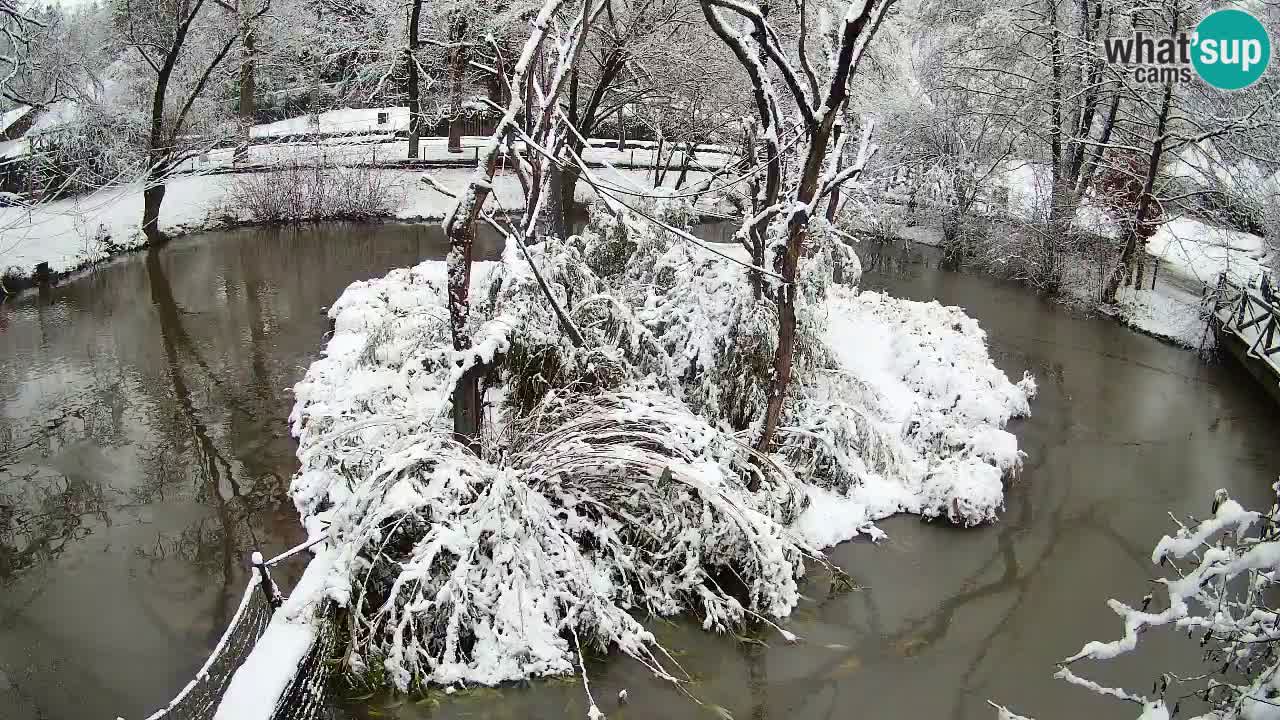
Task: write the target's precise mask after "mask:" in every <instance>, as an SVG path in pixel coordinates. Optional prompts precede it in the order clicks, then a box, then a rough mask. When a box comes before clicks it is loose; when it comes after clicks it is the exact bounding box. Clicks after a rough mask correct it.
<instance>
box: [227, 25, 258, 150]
mask: <svg viewBox="0 0 1280 720" xmlns="http://www.w3.org/2000/svg"><path fill="white" fill-rule="evenodd" d="M243 4H244V0H241V6H242V7H243ZM241 15H242V17H241V20H240V21H241V22H242V23H244V30H243V32H244V36H243V38H242V39H241V43H240V53H241V54H240V142H239V143H237V144H236V150H235V157H234V158H233V159H232V162H233V163H244V162H248V160H249V146H250V145H251V144H253V121H254V116H255V115H256V114H257V105H256V104H255V102H254V97H253V96H254V91H255V86H256V78H255V73H254V69H255V68H254V66H255V63H256V59H255V57H254V54H255V53H256V49H255V47H254V40H255V38H254V33H253V27H252V25H251V24H250V23H249V22H248V21H247V20H246V19H245V18H244V17H243V11H241Z"/></svg>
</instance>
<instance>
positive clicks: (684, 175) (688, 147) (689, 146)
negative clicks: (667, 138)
mask: <svg viewBox="0 0 1280 720" xmlns="http://www.w3.org/2000/svg"><path fill="white" fill-rule="evenodd" d="M693 153H694V149H693V141H692V140H690V141H688V142H687V143H685V146H684V158H683V161H682V162H681V163H680V175H679V177H677V178H676V184H675V185H674V187H675V189H676V190H679V189H680V188H682V187H684V183H685V181H686V180H688V179H689V166H690V165H691V164H692V161H693Z"/></svg>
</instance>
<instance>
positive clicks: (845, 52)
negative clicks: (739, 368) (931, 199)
mask: <svg viewBox="0 0 1280 720" xmlns="http://www.w3.org/2000/svg"><path fill="white" fill-rule="evenodd" d="M701 5H702V11H703V15H704V17H706V20H707V22H708V23H709V24H710V25H711V28H712V30H713V31H714V32H715V33H716V35H717V36H719V38H720V39H721V40H722V41H723V42H724V43H725V45H727V46H728V47H729V49H730V50H731V51H732V52H733V55H734V57H736V58H737V60H738V62H739V63H741V64H742V66H743V68H744V69H745V70H746V72H747V76H748V77H749V78H750V80H751V85H752V89H753V94H754V97H755V104H756V114H757V117H758V120H759V123H760V129H759V134H758V136H757V137H758V139H759V142H760V143H761V145H762V146H763V151H762V155H763V162H764V164H765V167H766V182H765V186H764V188H763V190H764V192H763V197H762V198H761V199H760V200H759V201H758V202H757V203H756V205H757V207H758V208H759V210H758V211H757V212H756V213H755V214H754V215H752V216H751V217H749V218H747V219H746V220H745V221H744V223H743V226H742V229H741V230H739V233H738V237H739V239H740V240H742V241H743V242H744V243H746V244H747V246H748V249H749V250H750V251H751V254H752V259H753V261H754V262H755V264H756V265H765V263H764V262H763V261H764V260H765V258H764V251H765V247H764V235H763V232H762V228H764V227H767V226H769V225H770V224H773V223H774V222H775V221H777V223H778V225H779V227H778V228H777V230H778V232H779V233H780V235H781V236H782V238H783V246H782V249H781V255H780V256H779V257H776V258H775V259H774V267H775V268H776V269H777V270H778V272H779V274H780V275H781V277H782V284H781V285H780V286H779V287H777V288H776V290H775V292H774V293H773V300H774V303H775V305H776V306H777V311H778V346H777V351H776V352H775V354H774V360H773V377H772V380H771V382H770V385H769V389H768V394H767V395H768V405H767V407H766V410H765V417H764V418H763V423H762V426H761V430H760V435H759V436H758V438H757V440H756V449H757V450H758V451H760V452H761V453H767V452H769V451H770V450H771V449H772V448H773V441H774V436H775V434H776V433H777V429H778V424H779V421H780V420H781V418H782V407H783V402H784V400H785V398H786V395H787V390H788V388H789V387H790V384H791V371H792V367H793V365H794V363H795V348H796V301H797V295H796V293H797V289H796V283H795V279H796V270H797V268H798V267H799V263H800V255H801V253H802V252H803V250H804V246H805V240H806V238H807V237H808V232H809V220H810V219H811V218H812V217H814V215H815V213H816V212H817V209H818V204H819V202H820V201H821V200H822V199H824V198H825V197H827V196H828V195H830V193H831V192H833V191H834V190H835V188H837V187H839V185H840V184H841V183H842V182H844V181H845V180H847V179H848V178H850V177H854V176H856V175H857V174H859V173H860V172H861V171H862V168H863V167H864V165H865V163H866V160H867V156H868V154H869V148H870V134H869V128H868V131H867V132H864V133H863V135H862V145H861V148H860V150H859V153H858V161H857V162H855V163H854V164H853V165H851V166H849V167H848V168H845V169H842V170H839V171H837V170H835V163H834V162H833V161H832V157H833V155H834V156H838V155H839V154H840V153H841V151H842V149H843V143H844V142H845V141H846V139H847V138H848V134H842V136H841V137H840V139H839V140H837V141H836V142H835V143H834V147H833V143H832V140H833V135H834V128H835V126H836V121H837V120H838V119H839V118H840V116H841V112H842V110H843V108H844V105H845V103H846V101H847V99H848V87H849V80H850V78H851V77H852V76H853V75H854V74H855V72H856V71H857V68H858V64H859V62H860V61H861V60H862V58H863V55H864V54H865V53H866V49H867V46H868V44H869V43H870V42H871V40H872V38H873V37H874V36H875V33H876V30H878V29H879V27H880V24H881V23H882V22H883V21H884V18H885V14H886V12H887V11H888V10H889V8H890V7H892V5H893V0H851V2H850V3H849V5H848V6H847V9H846V12H845V14H844V17H843V19H842V21H841V23H840V26H839V28H838V29H837V30H836V31H835V37H834V40H833V42H832V45H833V47H832V50H831V57H830V58H829V62H828V64H827V67H828V68H830V72H829V76H828V77H827V78H825V79H824V80H825V82H820V81H819V78H818V74H817V72H815V70H814V67H813V64H812V63H811V62H810V59H809V58H808V56H807V54H806V53H805V52H804V43H805V38H806V36H807V34H808V32H809V29H808V27H807V23H806V22H805V21H802V22H801V23H800V26H799V30H798V43H797V44H798V50H799V53H798V60H799V63H798V64H799V70H797V69H796V67H795V64H794V63H793V62H792V60H791V57H790V56H789V54H788V53H787V52H786V51H785V50H784V49H783V47H782V45H781V42H780V39H779V34H778V32H777V31H776V30H775V29H774V28H773V26H772V25H771V24H770V23H769V20H768V18H767V16H766V13H765V12H764V11H762V10H761V9H760V8H759V7H756V6H754V5H748V4H745V3H740V2H737V1H736V0H701ZM726 12H729V13H732V14H733V15H735V16H737V17H739V18H741V19H742V20H745V21H746V22H747V23H748V24H749V25H750V26H751V27H752V28H753V30H752V32H751V35H750V36H749V37H748V36H744V35H743V34H741V33H740V32H738V31H737V30H736V29H734V27H733V24H732V23H731V22H730V21H729V20H728V18H727V17H726V16H725V13H726ZM803 15H804V14H803V13H802V16H803ZM770 68H776V70H777V73H778V74H779V75H780V76H781V77H782V80H783V85H784V87H785V88H786V89H787V91H788V99H789V100H790V101H791V102H793V103H794V107H795V115H796V117H795V118H794V121H795V124H796V125H797V126H798V127H799V132H800V133H802V137H803V140H804V142H805V147H804V149H803V150H800V151H797V154H798V155H799V157H798V158H796V160H797V162H793V163H788V168H789V170H790V172H789V176H788V177H787V178H786V179H785V182H784V178H783V163H782V157H783V153H782V143H781V135H782V133H783V132H784V127H785V125H784V120H783V110H782V107H781V106H780V104H779V100H778V96H777V93H776V92H775V90H774V86H773V80H772V75H771V73H770ZM784 194H785V195H784ZM749 238H750V240H748V239H749Z"/></svg>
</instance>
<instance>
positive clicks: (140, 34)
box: [113, 0, 270, 245]
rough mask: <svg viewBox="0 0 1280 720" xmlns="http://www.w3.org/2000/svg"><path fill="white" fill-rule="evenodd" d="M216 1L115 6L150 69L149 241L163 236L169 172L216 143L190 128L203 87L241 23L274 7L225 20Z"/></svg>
mask: <svg viewBox="0 0 1280 720" xmlns="http://www.w3.org/2000/svg"><path fill="white" fill-rule="evenodd" d="M212 5H213V3H212V2H210V0H194V2H186V1H185V0H116V4H115V6H114V8H113V9H114V11H115V22H116V25H117V27H118V28H119V32H120V35H121V38H122V44H123V46H124V48H125V49H126V52H127V56H128V57H129V59H131V60H134V61H135V62H136V64H137V66H138V67H139V68H140V69H141V70H142V71H143V72H146V71H147V70H148V69H149V70H150V73H149V75H150V77H149V81H148V82H147V83H146V86H145V90H146V94H147V95H149V96H150V102H149V105H150V115H149V119H148V126H149V130H148V133H147V145H146V154H147V170H146V188H145V189H144V191H143V210H142V232H143V234H145V235H146V237H147V241H148V242H149V243H151V244H152V245H158V244H160V243H163V242H164V241H165V239H166V238H165V236H164V234H163V233H161V232H160V225H159V222H160V206H161V203H162V202H163V201H164V194H165V178H166V177H167V176H168V175H169V173H170V172H171V171H172V170H173V168H174V167H175V166H176V165H177V164H178V163H180V162H181V161H182V160H185V159H186V158H187V157H189V156H190V155H191V153H193V152H195V151H197V150H199V149H202V148H207V147H208V146H209V145H211V144H212V143H211V142H210V139H209V138H207V137H205V138H202V137H199V136H193V135H192V130H193V127H192V126H193V124H196V123H193V122H192V120H193V118H196V117H197V116H200V115H201V113H200V110H201V108H199V107H198V106H199V104H200V103H201V102H202V101H207V98H206V97H205V95H206V93H207V92H208V91H209V90H210V88H211V87H213V86H214V85H217V84H218V83H217V82H216V79H215V77H214V76H215V73H216V72H217V71H218V70H219V69H220V68H221V66H222V63H223V61H224V60H225V59H226V58H227V56H228V54H230V52H231V50H232V48H233V47H234V46H235V45H236V43H237V42H238V41H240V40H241V38H242V37H244V35H245V32H246V31H245V30H243V29H242V26H243V25H244V24H245V23H251V22H253V21H256V20H257V19H258V18H259V17H261V16H262V15H264V14H265V13H266V12H267V11H268V10H269V9H270V5H269V4H268V3H266V2H263V4H262V5H261V6H260V7H259V9H258V10H257V11H256V12H254V13H252V14H249V15H244V16H242V17H239V18H237V21H236V22H231V23H228V22H226V21H225V19H224V18H223V17H219V16H218V15H216V14H215V9H214V8H213V7H211V6H212ZM206 104H207V102H206ZM216 115H217V113H216V112H215V113H207V112H206V114H204V115H203V116H200V117H199V118H198V119H199V120H201V121H203V123H202V124H204V128H202V129H204V130H206V131H208V130H209V129H211V128H212V127H213V125H214V124H215V120H216Z"/></svg>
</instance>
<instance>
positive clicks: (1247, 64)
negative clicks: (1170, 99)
mask: <svg viewBox="0 0 1280 720" xmlns="http://www.w3.org/2000/svg"><path fill="white" fill-rule="evenodd" d="M1193 45H1194V47H1195V51H1194V52H1193V53H1192V55H1191V63H1192V65H1194V66H1195V68H1196V73H1197V74H1199V75H1200V79H1202V80H1204V81H1205V82H1207V83H1209V84H1210V85H1212V86H1214V87H1216V88H1218V89H1219V90H1239V89H1241V88H1246V87H1248V86H1250V85H1252V84H1253V83H1254V82H1256V81H1257V79H1258V78H1260V77H1262V73H1263V71H1264V70H1266V69H1267V64H1268V63H1269V62H1271V38H1269V37H1267V29H1266V28H1265V27H1263V25H1262V22H1261V21H1259V20H1258V18H1256V17H1254V16H1252V15H1250V14H1249V13H1247V12H1245V11H1243V10H1234V9H1232V10H1216V11H1214V12H1211V13H1209V14H1208V15H1206V16H1205V18H1204V19H1203V20H1201V21H1200V24H1199V25H1197V26H1196V36H1195V40H1193Z"/></svg>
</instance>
